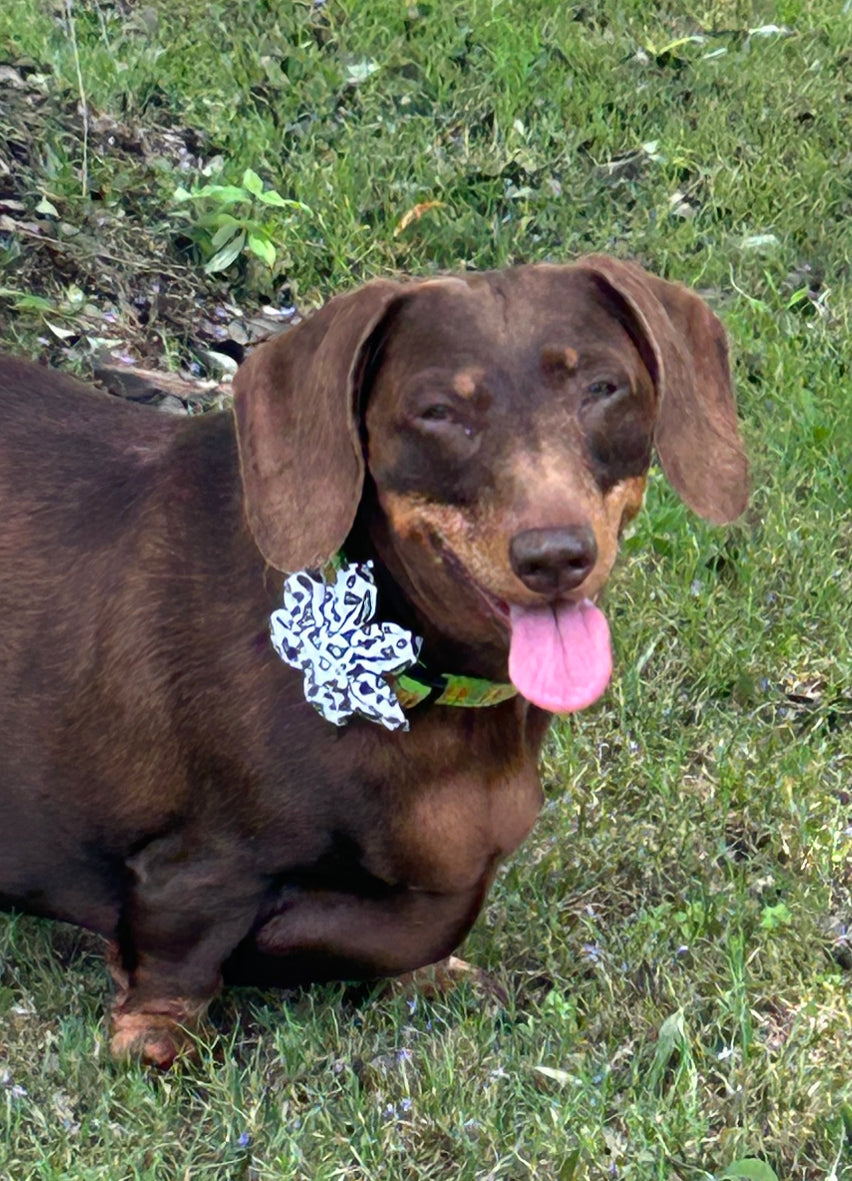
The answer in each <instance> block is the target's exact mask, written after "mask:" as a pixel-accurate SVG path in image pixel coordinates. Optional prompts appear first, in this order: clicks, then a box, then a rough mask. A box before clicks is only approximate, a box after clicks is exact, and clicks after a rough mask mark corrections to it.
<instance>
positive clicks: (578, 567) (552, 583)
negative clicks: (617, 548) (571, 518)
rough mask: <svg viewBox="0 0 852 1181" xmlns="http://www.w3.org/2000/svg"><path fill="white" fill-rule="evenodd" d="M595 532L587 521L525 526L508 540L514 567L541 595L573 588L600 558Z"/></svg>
mask: <svg viewBox="0 0 852 1181" xmlns="http://www.w3.org/2000/svg"><path fill="white" fill-rule="evenodd" d="M597 556H598V547H597V543H596V541H595V535H594V533H593V532H592V530H591V528H590V527H589V526H588V525H564V526H560V527H559V528H555V529H525V530H524V531H523V532H522V533H516V534H515V536H514V537H513V538H512V540H511V542H510V544H509V560H510V561H511V563H512V569H513V570H514V572H515V574H516V575H517V576H518V578H520V580H521V582H522V583H523V584H524V586H526V587H529V589H530V590H532V591H535V592H536V593H537V594H541V595H556V594H559V593H560V592H562V591H569V590H573V589H574V587H576V586H579V585H580V583H581V582H583V581H584V579H586V578H587V577H588V576H589V574H590V573H591V572H592V569H593V567H594V564H595V562H596V561H597Z"/></svg>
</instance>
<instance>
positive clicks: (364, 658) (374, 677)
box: [269, 562, 422, 730]
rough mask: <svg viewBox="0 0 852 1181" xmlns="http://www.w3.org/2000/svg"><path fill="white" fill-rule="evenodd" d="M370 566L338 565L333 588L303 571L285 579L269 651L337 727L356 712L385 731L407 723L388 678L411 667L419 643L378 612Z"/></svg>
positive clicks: (272, 621)
mask: <svg viewBox="0 0 852 1181" xmlns="http://www.w3.org/2000/svg"><path fill="white" fill-rule="evenodd" d="M372 565H373V563H372V562H364V563H358V562H350V563H348V564H346V565H343V566H342V567H341V568H340V569H339V570H338V571H337V575H336V578H335V580H334V581H333V582H326V581H325V579H324V578H323V577H322V575H321V574H320V573H318V572H316V571H309V570H300V571H298V572H297V573H296V574H291V575H290V576H289V577H288V578H287V579H285V581H284V601H283V606H282V607H281V608H280V609H279V610H278V611H274V612H273V613H272V616H271V617H270V621H269V622H270V634H271V636H272V645H273V647H274V648H275V651H276V652H277V653H278V655H279V656H280V657H281V659H282V660H283V661H284V662H285V663H286V664H289V665H290V666H291V667H292V668H298V669H301V670H302V672H303V673H304V684H305V697H306V699H307V700H308V701H309V702H310V703H311V705H312V706H313V707H314V709H316V710H317V711H318V712H319V713H321V714H322V716H323V717H324V718H325V719H326V720H327V721H329V722H333V723H334V725H335V726H343V725H345V723H346V722H347V721H348V720H349V718H350V717H351V716H352V715H353V714H360V715H361V717H364V718H367V719H369V721H371V722H378V723H379V724H380V725H382V726H386V727H387V729H388V730H407V729H408V719H407V718H406V716H405V714H404V713H403V710H402V706H401V705H400V703H399V700H398V699H397V696H396V694H395V693H394V691H393V688H392V687H391V685H390V684H389V683H388V681H387V680H386V679H385V678H386V677H387V676H388V675H393V674H396V673H401V672H402V671H403V670H404V669H406V668H408V667H409V666H410V665H412V664H414V662H415V661H416V659H417V657H418V655H419V653H420V646H421V643H422V641H421V640H420V638H419V637H418V636H414V635H412V634H411V632H409V631H406V630H405V628H402V627H399V626H398V625H397V624H395V623H375V622H371V620H372V619H373V616H374V615H375V613H376V584H375V581H374V579H373V574H372Z"/></svg>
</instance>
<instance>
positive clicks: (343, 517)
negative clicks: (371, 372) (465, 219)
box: [234, 279, 403, 572]
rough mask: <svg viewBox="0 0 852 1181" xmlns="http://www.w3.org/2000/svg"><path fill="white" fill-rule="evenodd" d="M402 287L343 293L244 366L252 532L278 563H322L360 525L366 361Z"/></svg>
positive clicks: (241, 441) (240, 417) (240, 405)
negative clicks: (360, 381) (360, 395)
mask: <svg viewBox="0 0 852 1181" xmlns="http://www.w3.org/2000/svg"><path fill="white" fill-rule="evenodd" d="M402 290H403V287H402V285H401V284H399V283H393V282H389V281H385V280H381V279H379V280H376V281H374V282H372V283H368V284H366V285H365V286H364V287H361V288H359V289H358V290H357V291H353V292H350V293H349V294H346V295H339V296H337V297H336V298H335V299H332V300H331V301H330V302H329V303H327V304H326V305H325V307H323V308H322V309H321V310H320V311H318V312H316V313H315V314H314V315H313V316H311V317H310V318H309V319H308V320H306V321H305V322H304V323H302V324H299V325H298V326H297V327H296V328H292V329H290V331H289V332H286V333H284V334H283V335H281V336H278V337H276V338H275V339H274V340H271V341H268V342H267V343H266V344H263V345H261V346H260V347H259V348H257V349H256V350H255V352H253V353H252V355H251V356H250V357H249V359H248V360H247V361H246V363H245V364H244V365H242V366H241V367H240V369H239V370H238V371H237V375H236V377H235V379H234V413H235V415H236V423H237V442H238V445H239V455H240V470H241V473H242V481H243V494H244V497H245V511H246V518H247V520H248V524H249V528H250V529H251V532H252V536H253V537H254V540H255V542H256V543H257V547H258V549H259V550H260V552H261V553H262V554H263V556H264V558H265V559H266V560H267V562H269V564H270V565H271V566H274V567H275V568H276V569H278V570H283V571H287V572H291V571H294V570H301V569H303V568H304V567H311V566H320V565H322V564H323V563H324V562H326V561H327V560H328V558H329V557H330V556H331V555H332V554H333V553H335V551H336V550H338V549H339V548H340V546H341V545H342V544H343V542H344V540H345V538H346V535H347V534H348V532H349V530H350V529H351V527H352V522H353V520H354V519H355V513H356V511H357V508H358V502H359V500H360V497H361V488H362V485H363V481H364V459H363V455H362V451H361V440H360V437H359V429H358V421H357V417H356V406H355V402H356V391H355V389H354V385H355V382H356V381H357V376H358V370H359V358H360V354H361V351H362V349H363V346H364V345H365V343H366V341H367V338H368V337H369V336H370V334H371V333H372V332H373V331H374V329H376V327H377V326H378V324H379V322H380V321H381V319H382V318H383V316H384V315H385V313H386V311H387V310H388V308H389V306H390V304H391V303H392V302H393V300H394V299H395V298H397V297H398V296H399V294H400V292H401V291H402Z"/></svg>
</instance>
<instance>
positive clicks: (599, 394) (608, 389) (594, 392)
mask: <svg viewBox="0 0 852 1181" xmlns="http://www.w3.org/2000/svg"><path fill="white" fill-rule="evenodd" d="M623 388H624V387H623V386H621V385H619V384H618V382H615V381H593V382H592V384H591V385H590V386H589V387H588V389H587V390H586V393H587V395H588V396H589V397H590V398H594V399H595V400H600V399H602V398H611V397H612V396H613V394H617V393H618V392H619V391H620V390H622V389H623Z"/></svg>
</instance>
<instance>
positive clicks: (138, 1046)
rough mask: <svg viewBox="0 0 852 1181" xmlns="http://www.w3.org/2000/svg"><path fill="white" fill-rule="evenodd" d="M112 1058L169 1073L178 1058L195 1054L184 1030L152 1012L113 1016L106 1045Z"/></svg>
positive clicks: (189, 1038)
mask: <svg viewBox="0 0 852 1181" xmlns="http://www.w3.org/2000/svg"><path fill="white" fill-rule="evenodd" d="M109 1048H110V1053H111V1054H112V1056H113V1058H118V1059H122V1060H128V1059H130V1060H135V1061H138V1062H141V1063H142V1064H143V1066H154V1067H156V1068H157V1069H158V1070H168V1069H169V1067H170V1066H172V1065H173V1064H174V1062H175V1060H176V1059H177V1058H179V1057H180V1058H185V1057H190V1056H192V1055H193V1053H194V1045H193V1042H192V1038H191V1036H190V1034H189V1033H188V1031H187V1030H185V1029H183V1028H182V1027H181V1026H180V1025H177V1024H176V1023H175V1022H174V1021H172V1020H171V1018H169V1017H164V1016H162V1015H158V1014H151V1013H119V1014H118V1015H117V1016H114V1017H113V1021H112V1038H111V1040H110V1044H109Z"/></svg>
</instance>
